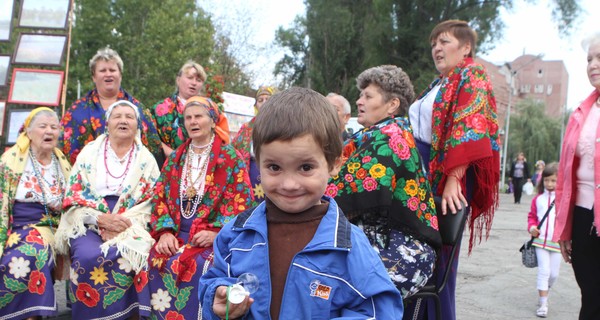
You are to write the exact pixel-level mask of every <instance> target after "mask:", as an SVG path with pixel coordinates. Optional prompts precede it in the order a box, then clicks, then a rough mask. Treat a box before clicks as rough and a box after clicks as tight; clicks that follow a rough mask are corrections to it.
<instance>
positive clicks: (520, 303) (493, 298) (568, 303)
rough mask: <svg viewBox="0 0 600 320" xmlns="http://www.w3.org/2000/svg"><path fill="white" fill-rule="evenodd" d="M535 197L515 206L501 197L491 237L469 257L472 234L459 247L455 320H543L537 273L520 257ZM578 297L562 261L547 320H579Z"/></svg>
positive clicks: (509, 198)
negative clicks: (538, 294) (540, 319)
mask: <svg viewBox="0 0 600 320" xmlns="http://www.w3.org/2000/svg"><path fill="white" fill-rule="evenodd" d="M532 198H533V196H526V195H524V196H523V198H522V199H521V204H513V202H514V200H513V196H512V194H501V195H500V208H499V210H498V212H497V213H496V216H495V218H494V223H493V225H492V230H491V232H490V237H489V239H488V240H487V241H485V240H483V241H482V242H481V244H478V245H476V246H475V248H474V249H473V252H472V253H471V256H468V255H467V251H468V241H469V238H468V237H469V235H468V232H465V234H464V238H463V244H462V247H461V257H460V262H459V267H458V280H457V282H458V284H457V298H456V301H457V302H456V304H457V319H460V320H462V319H466V320H471V319H485V320H500V319H502V320H505V319H539V318H537V317H536V316H535V311H536V309H537V302H538V298H537V290H536V276H537V268H532V269H529V268H525V267H524V266H523V265H522V264H521V253H520V252H519V251H518V250H519V248H520V247H521V245H522V244H523V242H524V241H525V240H527V238H528V234H527V231H526V228H527V213H528V212H529V208H530V205H531V199H532ZM580 297H581V296H580V292H579V287H578V286H577V283H576V282H575V277H574V275H573V269H572V267H571V265H570V264H567V263H565V262H564V261H563V263H562V264H561V269H560V276H559V279H558V281H557V282H556V284H555V285H554V287H553V288H552V289H551V290H550V296H549V300H548V301H549V312H548V318H547V319H557V320H558V319H560V320H570V319H577V318H578V315H579V307H580Z"/></svg>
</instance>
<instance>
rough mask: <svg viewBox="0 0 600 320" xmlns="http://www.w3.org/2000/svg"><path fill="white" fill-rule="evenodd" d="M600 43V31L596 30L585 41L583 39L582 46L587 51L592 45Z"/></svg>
mask: <svg viewBox="0 0 600 320" xmlns="http://www.w3.org/2000/svg"><path fill="white" fill-rule="evenodd" d="M598 43H600V31H598V32H594V33H592V34H590V35H589V36H587V37H585V38H584V39H583V41H581V47H582V48H583V50H584V51H585V52H588V50H589V49H590V47H591V46H593V45H595V44H598Z"/></svg>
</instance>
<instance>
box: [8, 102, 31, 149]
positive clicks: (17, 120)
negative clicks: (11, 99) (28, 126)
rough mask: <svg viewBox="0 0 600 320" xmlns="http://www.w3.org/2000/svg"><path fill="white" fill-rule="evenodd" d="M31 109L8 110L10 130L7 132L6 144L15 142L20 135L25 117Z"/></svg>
mask: <svg viewBox="0 0 600 320" xmlns="http://www.w3.org/2000/svg"><path fill="white" fill-rule="evenodd" d="M30 112H31V109H9V110H8V122H7V124H8V132H7V133H6V144H15V142H17V138H18V137H19V129H21V127H22V126H23V122H25V118H27V116H28V115H29V113H30Z"/></svg>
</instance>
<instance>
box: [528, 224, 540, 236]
mask: <svg viewBox="0 0 600 320" xmlns="http://www.w3.org/2000/svg"><path fill="white" fill-rule="evenodd" d="M529 234H531V236H532V237H534V238H537V237H538V236H539V235H540V230H538V228H537V227H535V226H533V227H531V229H529Z"/></svg>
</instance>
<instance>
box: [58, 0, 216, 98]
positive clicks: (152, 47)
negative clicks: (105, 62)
mask: <svg viewBox="0 0 600 320" xmlns="http://www.w3.org/2000/svg"><path fill="white" fill-rule="evenodd" d="M75 17H76V19H75V23H74V27H73V41H72V47H71V59H72V60H71V67H70V68H71V70H70V72H69V76H70V79H71V81H70V82H69V91H68V99H67V101H68V102H67V104H69V103H71V102H72V101H74V100H75V99H76V92H75V88H76V86H77V80H79V81H80V82H81V85H82V88H83V91H87V90H89V89H91V88H93V83H92V81H91V74H90V71H89V67H88V62H89V60H90V59H91V58H92V57H93V55H94V54H95V53H96V51H97V50H98V49H100V48H102V47H105V46H110V47H111V48H113V49H115V50H116V51H117V52H118V53H119V55H120V56H121V58H122V59H123V64H124V67H123V69H124V70H123V80H122V87H123V88H124V89H125V90H127V91H128V92H130V93H131V94H133V95H134V96H135V97H136V98H138V99H140V101H142V102H143V103H144V104H145V105H146V106H151V105H153V104H154V103H155V102H157V101H159V100H161V99H164V98H165V97H166V96H168V95H170V94H172V93H173V91H174V90H175V77H176V74H177V71H179V68H180V67H181V65H183V63H185V62H186V61H187V60H189V59H193V60H195V61H197V62H198V63H200V64H202V65H210V64H209V58H210V57H211V55H212V52H213V46H214V40H213V35H214V28H213V26H212V23H211V22H210V19H209V18H208V17H207V15H206V14H205V12H204V11H203V10H202V9H201V8H199V7H198V6H197V5H196V3H195V1H194V0H162V1H161V0H93V1H92V0H78V1H77V4H76V7H75Z"/></svg>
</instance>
